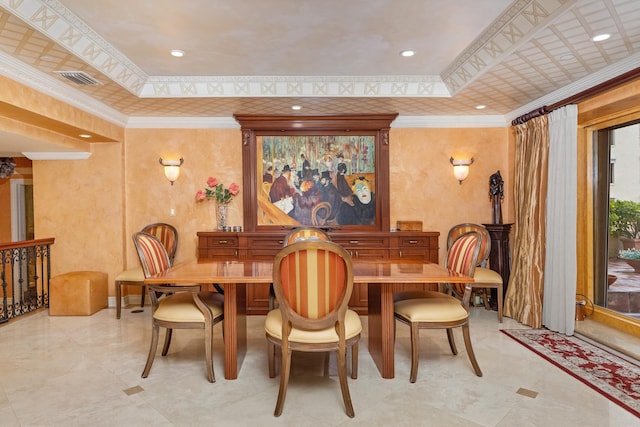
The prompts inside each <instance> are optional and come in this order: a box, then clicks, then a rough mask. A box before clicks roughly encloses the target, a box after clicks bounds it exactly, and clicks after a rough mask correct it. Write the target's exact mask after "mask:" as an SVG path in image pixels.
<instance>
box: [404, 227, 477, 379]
mask: <svg viewBox="0 0 640 427" xmlns="http://www.w3.org/2000/svg"><path fill="white" fill-rule="evenodd" d="M480 244H481V236H480V234H479V233H477V232H469V233H466V234H463V235H462V236H460V237H458V238H457V239H456V240H454V241H453V244H452V245H451V247H450V248H449V250H448V252H447V262H446V265H447V268H449V269H450V270H452V271H455V272H457V273H461V274H464V275H466V276H473V272H474V270H475V267H476V260H477V258H478V252H479V250H480ZM471 289H472V287H471V284H467V285H466V287H465V291H464V294H463V297H462V301H460V300H459V299H457V298H456V297H454V296H451V295H448V294H446V293H442V292H435V291H407V292H399V293H397V294H395V295H394V301H395V302H394V316H395V318H396V319H397V320H399V321H400V322H402V323H404V324H406V325H408V326H409V328H410V332H411V334H410V336H411V375H410V377H409V380H410V381H411V382H412V383H414V382H416V378H417V377H418V359H419V351H418V348H419V347H418V343H419V341H420V337H419V333H418V332H419V330H420V329H446V330H447V338H448V339H449V346H450V347H451V351H452V353H453V354H458V350H457V349H456V344H455V341H454V338H453V328H456V327H462V334H463V337H464V344H465V348H466V349H467V354H468V356H469V360H470V361H471V365H473V369H474V371H475V373H476V375H477V376H479V377H481V376H482V371H481V370H480V366H479V365H478V362H477V361H476V356H475V354H474V353H473V347H472V346H471V336H470V334H469V300H470V299H471Z"/></svg>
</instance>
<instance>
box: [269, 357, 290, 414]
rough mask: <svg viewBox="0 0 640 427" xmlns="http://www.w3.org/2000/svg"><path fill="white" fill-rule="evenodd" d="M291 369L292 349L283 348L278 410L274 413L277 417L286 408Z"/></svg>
mask: <svg viewBox="0 0 640 427" xmlns="http://www.w3.org/2000/svg"><path fill="white" fill-rule="evenodd" d="M290 371H291V350H290V349H288V348H287V349H286V350H285V349H284V348H283V349H282V369H281V372H280V390H279V391H278V401H277V402H276V410H275V412H274V413H273V415H275V416H276V417H279V416H280V415H282V409H283V408H284V398H285V397H286V395H287V385H289V374H290Z"/></svg>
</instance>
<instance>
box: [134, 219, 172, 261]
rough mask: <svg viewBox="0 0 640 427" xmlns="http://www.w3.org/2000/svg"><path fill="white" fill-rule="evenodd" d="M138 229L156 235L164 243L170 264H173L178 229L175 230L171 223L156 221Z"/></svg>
mask: <svg viewBox="0 0 640 427" xmlns="http://www.w3.org/2000/svg"><path fill="white" fill-rule="evenodd" d="M140 231H142V232H144V233H147V234H151V235H153V236H156V237H157V238H158V240H160V242H161V243H162V244H163V245H164V247H165V249H166V250H167V255H168V256H169V260H170V261H171V264H173V260H174V258H175V256H176V251H177V250H178V230H176V228H175V227H174V226H173V225H171V224H165V223H163V222H158V223H155V224H149V225H147V226H146V227H144V228H143V229H142V230H140Z"/></svg>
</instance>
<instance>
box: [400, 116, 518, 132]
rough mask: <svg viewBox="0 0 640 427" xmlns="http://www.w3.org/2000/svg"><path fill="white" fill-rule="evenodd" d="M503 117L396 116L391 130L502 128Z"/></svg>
mask: <svg viewBox="0 0 640 427" xmlns="http://www.w3.org/2000/svg"><path fill="white" fill-rule="evenodd" d="M508 125H509V121H507V120H506V119H505V117H504V116H500V115H494V116H398V118H397V119H395V120H394V121H393V123H392V124H391V127H392V128H395V129H399V128H503V127H507V126H508Z"/></svg>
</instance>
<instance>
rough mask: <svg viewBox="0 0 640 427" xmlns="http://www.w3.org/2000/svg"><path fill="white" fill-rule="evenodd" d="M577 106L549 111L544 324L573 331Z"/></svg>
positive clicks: (574, 307)
mask: <svg viewBox="0 0 640 427" xmlns="http://www.w3.org/2000/svg"><path fill="white" fill-rule="evenodd" d="M577 140H578V107H577V106H576V105H568V106H566V107H563V108H560V109H558V110H555V111H553V112H551V113H550V114H549V178H548V179H549V185H548V189H547V245H546V248H547V250H546V256H545V270H544V298H543V304H542V324H543V325H545V326H546V327H547V328H548V329H551V330H552V331H556V332H561V333H565V334H567V335H573V332H574V326H575V310H576V280H577V272H576V269H577V259H576V257H577V255H576V227H577V200H576V194H577V191H578V187H577V186H578V183H577V174H578V170H577V167H578V166H577V159H576V157H577V152H578V141H577Z"/></svg>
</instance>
